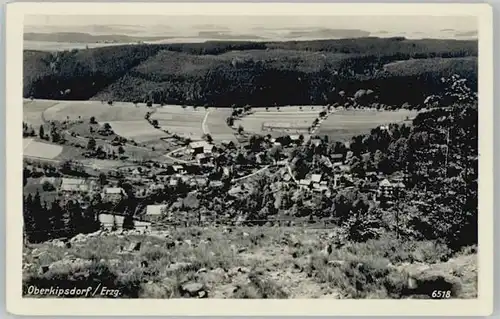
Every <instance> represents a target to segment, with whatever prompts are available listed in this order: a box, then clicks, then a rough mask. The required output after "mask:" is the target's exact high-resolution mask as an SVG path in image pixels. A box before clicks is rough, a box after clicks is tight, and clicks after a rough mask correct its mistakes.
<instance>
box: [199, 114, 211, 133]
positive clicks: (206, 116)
mask: <svg viewBox="0 0 500 319" xmlns="http://www.w3.org/2000/svg"><path fill="white" fill-rule="evenodd" d="M209 114H210V111H207V112H206V113H205V117H204V118H203V122H201V129H202V130H203V134H210V130H209V129H208V126H207V119H208V115H209Z"/></svg>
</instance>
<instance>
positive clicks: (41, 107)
mask: <svg viewBox="0 0 500 319" xmlns="http://www.w3.org/2000/svg"><path fill="white" fill-rule="evenodd" d="M57 103H58V102H57V101H51V100H33V101H31V100H24V101H23V121H24V122H26V123H28V125H32V126H33V127H34V128H36V127H37V126H40V125H42V124H43V118H42V113H43V112H44V111H45V110H47V109H48V108H50V107H52V106H54V105H56V104H57Z"/></svg>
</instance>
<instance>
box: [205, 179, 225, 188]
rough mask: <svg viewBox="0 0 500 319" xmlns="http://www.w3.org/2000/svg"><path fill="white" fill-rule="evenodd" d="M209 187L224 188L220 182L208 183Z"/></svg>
mask: <svg viewBox="0 0 500 319" xmlns="http://www.w3.org/2000/svg"><path fill="white" fill-rule="evenodd" d="M209 185H210V187H215V188H218V187H222V186H224V184H223V183H222V182H221V181H210V183H209Z"/></svg>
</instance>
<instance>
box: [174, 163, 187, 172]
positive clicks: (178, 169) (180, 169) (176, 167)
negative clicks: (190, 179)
mask: <svg viewBox="0 0 500 319" xmlns="http://www.w3.org/2000/svg"><path fill="white" fill-rule="evenodd" d="M172 168H173V169H174V172H176V173H178V174H184V173H186V169H185V168H184V166H182V165H174V166H172Z"/></svg>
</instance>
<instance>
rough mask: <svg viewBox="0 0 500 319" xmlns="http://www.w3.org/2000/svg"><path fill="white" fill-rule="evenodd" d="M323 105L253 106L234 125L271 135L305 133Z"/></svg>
mask: <svg viewBox="0 0 500 319" xmlns="http://www.w3.org/2000/svg"><path fill="white" fill-rule="evenodd" d="M324 109H326V108H325V107H324V106H310V105H309V106H283V107H279V108H276V107H270V108H268V109H267V108H253V109H252V112H251V114H249V115H246V116H244V117H242V118H241V119H238V120H235V121H234V123H235V124H234V125H235V126H236V127H239V126H240V125H241V126H242V127H243V130H244V131H245V132H248V133H253V134H262V135H268V134H271V135H272V136H275V137H277V136H281V135H286V134H307V133H308V129H309V128H310V127H311V126H312V124H313V122H314V120H315V119H316V118H318V117H319V113H320V112H321V111H323V110H324Z"/></svg>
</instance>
